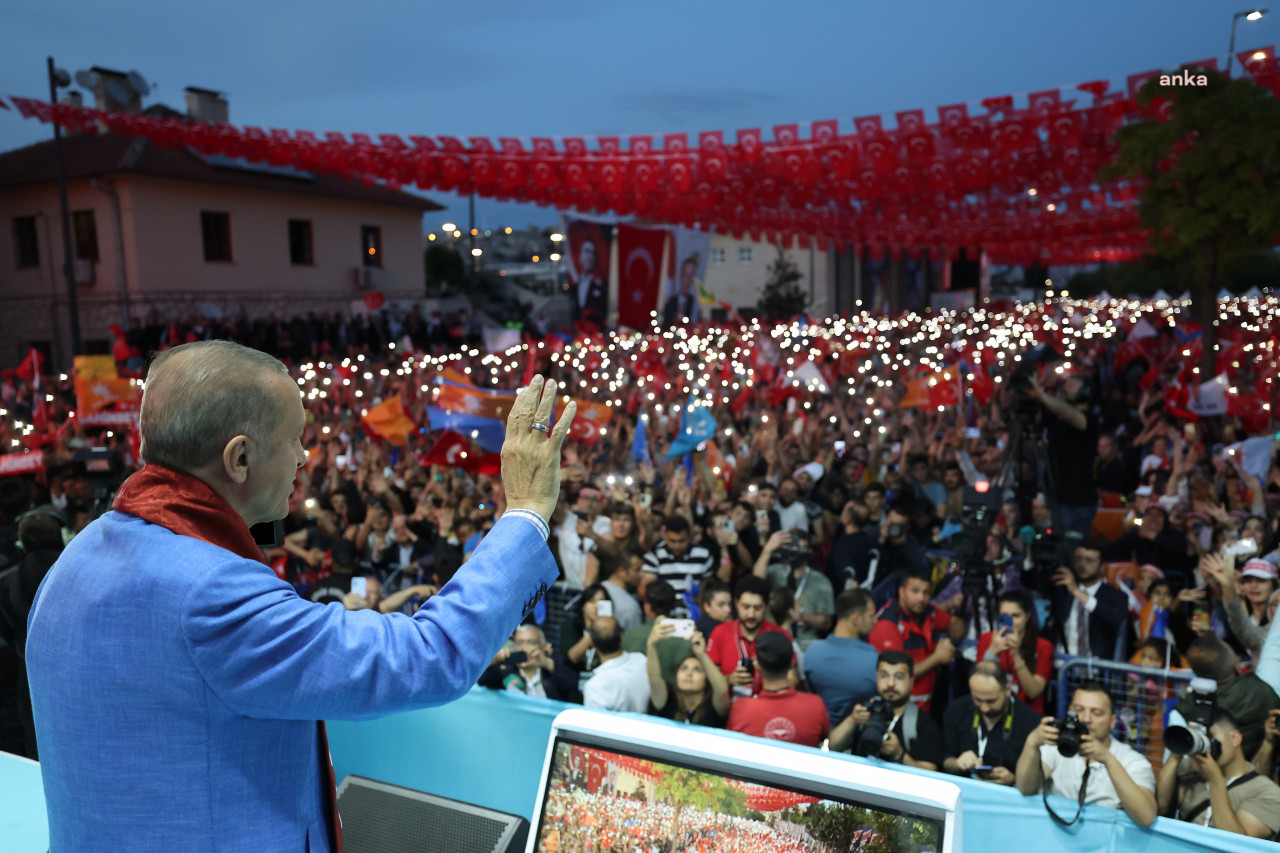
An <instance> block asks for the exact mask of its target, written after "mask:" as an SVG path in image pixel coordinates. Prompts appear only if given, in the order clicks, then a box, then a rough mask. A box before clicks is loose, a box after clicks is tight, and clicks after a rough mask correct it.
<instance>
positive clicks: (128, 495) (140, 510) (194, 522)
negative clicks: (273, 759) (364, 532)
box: [111, 465, 342, 853]
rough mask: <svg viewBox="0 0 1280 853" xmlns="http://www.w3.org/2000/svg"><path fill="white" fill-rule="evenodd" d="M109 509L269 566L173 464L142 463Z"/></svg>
mask: <svg viewBox="0 0 1280 853" xmlns="http://www.w3.org/2000/svg"><path fill="white" fill-rule="evenodd" d="M111 508H112V509H114V510H116V511H117V512H123V513H128V514H129V515H136V516H137V517H138V518H141V519H142V520H143V521H148V522H150V523H151V524H157V525H159V526H160V527H163V528H165V529H166V530H171V531H173V532H174V533H176V534H178V535H179V536H189V537H191V538H192V539H199V540H200V541H201V542H208V543H209V544H210V545H216V546H218V547H219V548H223V549H225V550H227V551H230V552H231V553H233V554H235V555H236V556H238V557H244V558H245V559H246V560H256V561H258V562H259V563H262V564H263V565H269V564H268V563H267V559H266V557H264V556H263V555H262V549H261V548H259V547H258V543H256V542H254V541H253V534H252V533H250V532H249V525H247V524H245V523H244V519H243V518H241V517H240V515H239V513H237V512H236V511H235V510H234V509H232V508H231V504H229V503H227V502H226V500H225V499H224V498H223V497H222V496H221V495H219V494H218V493H217V492H215V491H214V490H213V489H212V488H210V487H209V485H208V484H207V483H205V482H204V481H203V480H201V479H200V478H198V477H196V476H194V475H192V474H187V473H185V472H183V471H175V470H173V469H172V468H162V467H161V466H159V465H146V466H144V467H143V468H142V470H141V471H138V472H137V473H136V474H134V475H133V476H132V477H130V478H129V479H128V480H125V482H124V484H123V485H122V486H121V487H120V490H119V491H117V492H116V499H115V500H114V501H113V502H112V504H111ZM317 725H318V726H319V728H320V764H321V765H322V766H323V767H324V768H325V770H326V771H327V775H325V776H322V777H321V782H322V783H324V782H327V783H328V784H327V785H326V784H322V786H321V787H323V788H325V789H326V790H325V796H326V797H327V798H328V799H327V800H326V802H328V804H329V831H330V841H331V846H332V847H333V849H334V851H336V853H342V821H341V819H340V818H339V817H338V792H337V787H336V786H335V781H336V779H335V777H334V774H333V760H332V758H331V757H330V755H329V737H328V734H327V733H326V732H325V728H324V720H320V721H318V722H317Z"/></svg>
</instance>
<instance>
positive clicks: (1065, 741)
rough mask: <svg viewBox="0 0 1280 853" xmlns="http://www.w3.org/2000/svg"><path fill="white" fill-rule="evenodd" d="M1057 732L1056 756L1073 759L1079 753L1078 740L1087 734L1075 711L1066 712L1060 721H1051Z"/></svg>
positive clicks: (1087, 731)
mask: <svg viewBox="0 0 1280 853" xmlns="http://www.w3.org/2000/svg"><path fill="white" fill-rule="evenodd" d="M1053 725H1054V728H1056V729H1057V730H1058V754H1059V755H1061V756H1062V757H1063V758H1075V757H1076V755H1077V754H1079V752H1080V738H1082V737H1084V736H1085V735H1087V734H1088V733H1089V730H1088V729H1087V728H1085V725H1084V723H1082V722H1080V718H1079V717H1078V716H1077V715H1076V712H1075V711H1068V712H1067V715H1066V716H1065V717H1063V718H1062V719H1061V720H1054V721H1053Z"/></svg>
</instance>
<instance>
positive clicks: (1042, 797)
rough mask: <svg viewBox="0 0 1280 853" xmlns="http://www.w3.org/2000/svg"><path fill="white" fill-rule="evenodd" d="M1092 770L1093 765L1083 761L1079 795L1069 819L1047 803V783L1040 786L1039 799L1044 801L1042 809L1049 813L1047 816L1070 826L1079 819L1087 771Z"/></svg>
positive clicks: (1086, 788) (1087, 783) (1061, 824)
mask: <svg viewBox="0 0 1280 853" xmlns="http://www.w3.org/2000/svg"><path fill="white" fill-rule="evenodd" d="M1092 770H1093V765H1092V764H1090V763H1089V762H1087V761H1086V762H1085V765H1084V776H1082V777H1081V779H1080V796H1079V798H1077V800H1076V816H1075V817H1073V818H1071V820H1063V818H1062V817H1061V816H1060V815H1059V814H1058V813H1057V812H1055V811H1054V810H1053V806H1051V805H1049V791H1048V786H1047V785H1041V786H1040V800H1041V801H1042V802H1043V803H1044V810H1045V811H1047V812H1048V813H1049V817H1051V818H1053V820H1054V822H1055V823H1057V824H1058V825H1059V826H1071V825H1072V824H1074V823H1075V822H1076V821H1078V820H1079V819H1080V812H1082V811H1084V798H1085V791H1086V790H1088V787H1089V773H1090V772H1091V771H1092Z"/></svg>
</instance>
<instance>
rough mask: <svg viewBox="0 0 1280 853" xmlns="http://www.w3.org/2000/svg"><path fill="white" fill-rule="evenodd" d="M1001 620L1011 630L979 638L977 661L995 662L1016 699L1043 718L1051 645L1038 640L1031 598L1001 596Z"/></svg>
mask: <svg viewBox="0 0 1280 853" xmlns="http://www.w3.org/2000/svg"><path fill="white" fill-rule="evenodd" d="M1000 616H1001V618H1002V619H1004V618H1005V617H1008V621H1009V622H1011V623H1012V627H1011V628H1005V627H1003V626H1002V627H1000V628H998V629H997V630H996V631H987V632H986V633H985V634H983V635H982V636H981V637H979V638H978V660H994V661H996V662H998V663H999V664H1000V668H1001V669H1003V670H1004V671H1005V672H1006V673H1008V674H1009V683H1010V685H1011V686H1012V687H1013V692H1014V694H1015V695H1017V697H1018V698H1019V699H1021V700H1022V701H1023V702H1025V703H1027V705H1029V706H1030V707H1031V710H1033V711H1035V712H1036V713H1037V714H1040V715H1043V714H1044V713H1045V710H1044V707H1045V706H1044V692H1045V689H1046V688H1047V687H1048V686H1049V675H1050V673H1051V672H1052V671H1053V644H1052V643H1050V642H1049V641H1048V640H1046V639H1045V638H1044V637H1041V636H1040V629H1039V626H1038V625H1037V620H1036V615H1035V608H1034V606H1033V605H1032V603H1031V597H1030V596H1029V595H1027V593H1025V592H1023V591H1021V590H1010V591H1008V592H1005V593H1002V594H1001V596H1000Z"/></svg>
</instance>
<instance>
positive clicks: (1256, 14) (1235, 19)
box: [1227, 9, 1270, 79]
mask: <svg viewBox="0 0 1280 853" xmlns="http://www.w3.org/2000/svg"><path fill="white" fill-rule="evenodd" d="M1268 11H1270V10H1269V9H1253V10H1252V11H1248V12H1236V13H1235V15H1233V16H1232V18H1231V46H1230V47H1228V48H1227V78H1228V79H1230V78H1231V63H1232V61H1234V60H1235V58H1236V25H1237V24H1239V23H1240V19H1241V18H1244V19H1245V20H1246V21H1256V20H1258V19H1259V18H1261V17H1262V16H1263V15H1265V14H1267V12H1268Z"/></svg>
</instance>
